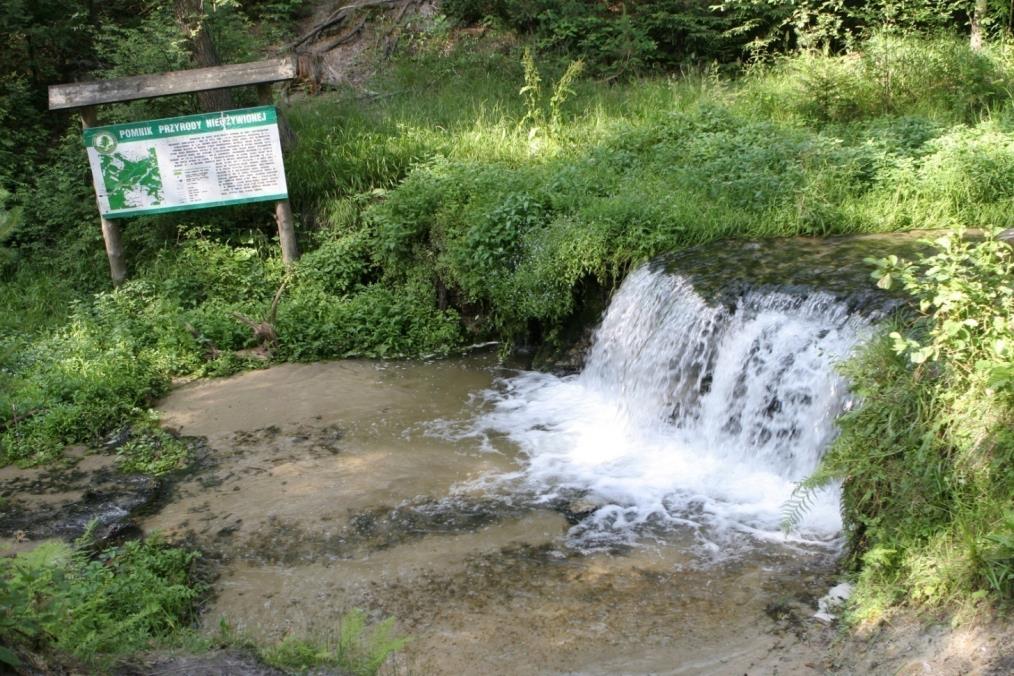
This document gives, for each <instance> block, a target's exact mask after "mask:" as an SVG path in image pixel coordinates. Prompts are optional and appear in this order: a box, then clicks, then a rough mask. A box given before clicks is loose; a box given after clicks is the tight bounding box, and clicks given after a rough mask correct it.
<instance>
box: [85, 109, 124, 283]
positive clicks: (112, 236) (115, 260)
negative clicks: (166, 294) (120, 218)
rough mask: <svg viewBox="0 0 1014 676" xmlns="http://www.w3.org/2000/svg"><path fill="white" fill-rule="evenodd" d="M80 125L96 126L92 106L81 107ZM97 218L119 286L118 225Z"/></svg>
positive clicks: (121, 277) (121, 269)
mask: <svg viewBox="0 0 1014 676" xmlns="http://www.w3.org/2000/svg"><path fill="white" fill-rule="evenodd" d="M81 126H82V127H84V128H85V129H87V128H89V127H97V126H98V117H97V115H96V112H95V107H94V106H85V107H84V108H82V109H81ZM97 201H98V200H96V202H97ZM99 208H100V209H101V205H99ZM99 220H100V221H101V222H102V239H103V240H105V242H106V258H108V259H109V275H110V277H112V279H113V286H119V285H120V284H123V282H124V280H126V279H127V263H126V261H125V260H124V257H123V240H122V238H121V237H120V226H119V224H118V223H117V222H116V221H111V220H109V219H108V218H105V217H103V216H102V215H101V213H100V215H99Z"/></svg>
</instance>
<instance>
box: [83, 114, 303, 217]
mask: <svg viewBox="0 0 1014 676" xmlns="http://www.w3.org/2000/svg"><path fill="white" fill-rule="evenodd" d="M84 143H85V147H86V148H87V149H88V161H89V163H90V164H91V168H92V178H93V180H94V182H95V192H96V194H97V195H98V198H99V210H100V212H101V213H102V215H103V216H105V217H106V218H124V217H127V216H138V215H141V214H156V213H164V212H168V211H182V210H185V209H202V208H206V207H218V206H225V205H227V204H242V203H245V202H263V201H276V200H284V199H287V198H288V189H287V188H286V185H285V167H284V165H283V164H282V148H281V143H280V142H279V137H278V117H277V113H276V111H275V109H274V107H273V106H262V107H259V108H244V109H242V110H227V111H223V112H221V113H209V114H205V115H188V116H186V117H172V118H166V119H164V120H149V121H146V122H134V123H131V124H116V125H110V126H107V127H92V128H89V129H85V130H84Z"/></svg>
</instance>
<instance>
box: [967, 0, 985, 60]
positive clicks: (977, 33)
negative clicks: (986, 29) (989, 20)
mask: <svg viewBox="0 0 1014 676" xmlns="http://www.w3.org/2000/svg"><path fill="white" fill-rule="evenodd" d="M988 10H989V2H988V0H975V7H974V8H973V9H972V37H971V41H970V44H971V47H972V49H974V50H975V51H979V50H980V49H982V22H983V21H984V20H985V19H986V12H987V11H988Z"/></svg>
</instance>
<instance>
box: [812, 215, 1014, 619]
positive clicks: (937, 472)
mask: <svg viewBox="0 0 1014 676" xmlns="http://www.w3.org/2000/svg"><path fill="white" fill-rule="evenodd" d="M964 235H965V233H963V232H962V231H961V230H957V231H954V232H952V233H951V234H949V235H947V236H944V237H941V238H939V239H937V240H935V241H934V242H933V245H934V246H935V247H936V252H935V253H933V254H932V255H927V256H925V257H922V258H919V259H917V260H915V261H904V260H898V259H896V258H894V257H890V258H887V259H883V260H880V261H877V270H876V272H875V273H874V276H875V278H876V279H878V280H879V281H878V283H879V285H881V286H884V287H888V286H891V285H893V284H896V283H900V285H901V286H902V287H903V288H904V289H905V290H906V291H907V292H908V293H910V294H911V295H912V296H913V298H914V299H915V300H916V301H918V306H919V316H918V317H917V318H915V319H913V320H907V321H904V322H901V323H899V324H898V325H897V326H896V330H895V331H892V332H890V334H889V335H884V336H882V337H881V338H880V339H878V340H877V341H875V342H874V343H873V344H872V345H871V346H870V347H869V348H867V349H866V350H865V352H864V353H863V354H862V355H860V356H859V357H857V358H856V359H855V360H853V361H852V362H851V363H849V364H848V365H847V367H846V373H847V374H848V375H849V377H850V378H851V380H852V382H853V385H854V387H855V389H856V391H857V393H858V394H859V395H860V396H861V397H862V399H863V400H864V403H863V405H862V407H861V408H859V409H858V410H857V411H854V412H852V413H850V414H848V415H846V416H845V418H844V419H843V420H842V421H841V430H842V434H841V436H840V437H839V439H838V440H837V441H836V443H835V444H834V446H833V448H832V449H831V451H830V453H829V454H828V456H827V457H826V458H825V459H824V462H823V466H822V468H821V469H820V471H819V473H818V475H819V478H820V479H822V480H825V481H826V480H831V479H841V480H843V481H844V489H843V491H844V500H845V516H846V520H847V524H848V533H849V538H850V543H851V546H852V552H853V557H854V559H855V560H856V561H857V562H861V563H862V564H863V565H862V569H861V572H860V576H859V579H860V587H859V595H858V597H857V598H858V611H857V612H858V615H859V616H860V617H872V616H876V615H877V614H878V613H881V612H883V611H884V609H885V608H886V607H888V606H889V605H891V604H893V603H896V602H897V601H899V600H910V601H915V602H923V603H940V602H941V601H949V600H952V599H962V598H970V597H971V598H974V597H975V595H980V596H981V595H986V594H989V595H992V596H993V598H996V599H1007V600H1010V599H1011V591H1012V589H1014V547H1012V543H1014V530H1012V528H1014V513H1012V511H1011V507H1010V496H1011V495H1012V494H1014V470H1012V467H1014V436H1012V434H1011V432H1010V430H1011V423H1012V421H1014V397H1012V396H1011V395H1012V391H1011V380H1010V375H1011V373H1014V371H1012V365H1014V364H1012V357H1011V353H1010V350H1009V347H1008V346H1009V345H1010V340H1011V338H1012V331H1014V295H1012V290H1014V289H1012V282H1011V276H1010V273H1011V271H1012V269H1011V267H1012V258H1014V256H1012V251H1011V248H1010V246H1009V245H1008V244H1005V243H1003V242H1000V241H998V240H997V238H996V235H997V232H996V231H995V230H987V231H986V232H985V235H984V239H982V241H968V240H967V239H965V237H964Z"/></svg>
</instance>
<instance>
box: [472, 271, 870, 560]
mask: <svg viewBox="0 0 1014 676" xmlns="http://www.w3.org/2000/svg"><path fill="white" fill-rule="evenodd" d="M867 331H868V327H867V324H866V322H865V321H863V320H861V319H858V318H855V317H850V316H849V314H848V312H847V309H846V308H845V307H844V306H843V305H842V304H840V303H838V302H836V301H835V300H834V299H833V298H831V297H830V296H825V295H820V294H818V295H811V296H809V297H807V298H805V299H802V298H799V297H793V296H791V295H787V294H783V293H777V292H772V293H761V292H750V293H747V294H746V295H745V296H743V297H741V298H739V300H738V301H737V302H736V303H735V305H734V306H733V307H723V306H719V307H713V306H709V305H708V304H707V303H705V302H704V301H703V300H702V299H701V297H700V296H698V295H697V294H696V293H695V292H694V290H693V288H692V287H691V285H690V284H689V283H688V282H687V281H686V280H685V279H683V278H681V277H679V276H675V275H671V274H666V273H664V272H660V271H653V270H651V269H650V268H649V267H642V268H641V269H639V270H637V271H635V272H634V273H632V274H631V275H630V276H629V277H628V279H627V280H626V281H625V282H624V284H623V285H622V287H621V288H620V289H619V291H618V292H617V293H616V295H615V296H614V298H613V301H612V303H611V305H610V307H609V309H608V311H607V313H606V315H605V317H604V319H603V322H602V326H601V327H600V328H599V329H598V331H597V333H596V335H595V338H594V343H593V346H592V349H591V352H590V355H589V358H588V361H587V366H586V367H585V369H584V371H583V372H582V373H580V374H578V375H575V376H569V377H563V378H560V377H556V376H553V375H549V374H545V373H532V372H524V373H520V374H519V375H517V376H515V377H512V378H509V379H506V380H505V381H503V382H501V383H500V387H498V388H497V389H496V390H494V391H491V392H490V393H488V401H489V403H490V408H489V410H488V411H487V412H486V413H483V414H482V415H481V416H479V418H478V420H477V421H476V422H475V425H476V427H475V428H474V430H475V431H476V432H478V433H481V434H484V435H488V434H491V433H492V434H493V435H497V436H499V435H505V436H507V437H508V438H509V439H510V440H512V441H513V442H514V443H516V444H517V445H518V447H519V448H520V449H521V450H522V452H523V453H524V454H525V456H526V463H525V466H524V468H523V470H522V471H521V472H520V473H519V474H517V475H514V476H512V477H509V478H507V477H504V478H503V480H505V481H509V482H511V483H512V485H514V486H517V484H518V482H520V484H521V485H522V486H523V488H524V490H525V491H526V492H528V491H531V492H533V493H534V494H535V495H536V496H538V499H540V500H552V499H555V498H558V497H570V496H574V495H581V496H583V498H584V501H585V502H589V501H590V502H591V503H593V504H596V505H600V507H599V508H598V509H597V510H596V511H595V512H594V514H593V515H592V516H591V517H589V518H588V519H586V520H585V521H584V522H582V523H581V524H579V525H578V526H576V527H575V528H574V529H573V531H572V537H573V538H574V539H576V540H583V541H584V542H585V543H586V544H590V545H594V544H595V543H596V542H598V541H602V540H606V541H608V540H609V539H610V538H612V539H615V538H620V539H626V540H628V541H629V540H632V539H635V538H637V537H639V536H641V535H642V534H643V533H645V532H647V531H650V530H651V528H653V527H657V526H663V527H664V526H666V525H670V524H672V525H684V526H689V527H691V528H692V529H693V530H694V531H695V532H696V533H697V534H698V536H699V537H701V538H702V539H703V540H705V541H707V542H709V543H712V545H713V544H714V542H715V541H716V540H722V539H726V538H727V536H730V535H734V534H735V533H747V534H750V535H752V536H754V537H760V538H763V539H768V538H773V539H774V538H776V539H779V540H781V539H784V537H785V536H784V535H783V534H782V532H781V530H780V524H781V521H782V517H783V507H784V505H785V502H786V500H787V499H788V498H789V497H790V496H791V494H792V491H793V489H794V488H795V486H796V484H797V482H799V481H800V480H802V479H804V478H805V477H806V476H808V475H809V474H810V473H811V472H812V471H813V470H814V469H815V468H816V466H817V464H818V462H819V460H820V457H821V455H822V453H823V451H824V450H825V449H826V447H827V445H828V443H829V442H830V441H831V439H832V438H833V436H834V434H835V425H834V421H835V418H836V416H837V415H838V414H839V413H840V412H841V411H842V410H843V408H844V407H846V406H848V405H849V404H850V402H849V401H848V391H847V388H846V384H845V382H844V381H843V379H842V378H841V377H840V376H839V375H838V374H837V373H836V371H835V364H836V363H837V362H839V361H841V360H842V359H843V358H844V357H846V356H847V355H848V354H849V352H850V351H851V350H852V348H853V347H854V346H855V345H856V344H857V343H858V342H859V340H860V339H861V338H862V337H864V336H865V335H866V333H867ZM840 529H841V521H840V512H839V501H838V491H837V490H836V489H831V490H825V491H823V492H822V493H821V494H819V495H818V496H816V499H815V502H814V504H813V506H812V508H811V509H810V510H809V511H808V512H807V513H806V516H805V517H804V518H803V520H802V521H801V523H800V524H799V526H798V532H797V533H795V534H794V535H793V537H794V538H795V539H797V540H802V541H818V542H819V541H829V540H833V539H834V538H835V536H836V535H837V533H838V532H839V531H840Z"/></svg>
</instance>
